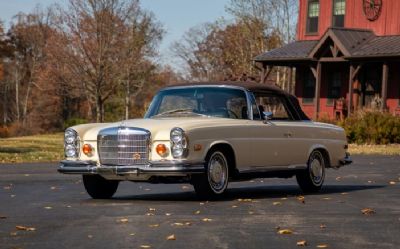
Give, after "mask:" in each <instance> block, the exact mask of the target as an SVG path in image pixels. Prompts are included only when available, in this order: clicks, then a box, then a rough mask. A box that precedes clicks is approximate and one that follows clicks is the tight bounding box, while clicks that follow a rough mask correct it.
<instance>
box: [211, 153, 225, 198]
mask: <svg viewBox="0 0 400 249" xmlns="http://www.w3.org/2000/svg"><path fill="white" fill-rule="evenodd" d="M227 175H228V166H227V162H226V159H225V156H224V155H223V154H222V153H220V152H215V153H214V154H213V155H212V156H211V158H210V160H209V163H208V181H209V183H210V186H211V188H212V189H213V191H214V192H215V193H222V192H223V191H224V190H225V188H226V186H227V184H228V181H227Z"/></svg>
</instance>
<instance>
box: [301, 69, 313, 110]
mask: <svg viewBox="0 0 400 249" xmlns="http://www.w3.org/2000/svg"><path fill="white" fill-rule="evenodd" d="M314 95H315V77H314V75H313V74H312V72H311V71H310V70H307V71H306V73H305V75H304V84H303V100H302V101H303V104H311V103H314Z"/></svg>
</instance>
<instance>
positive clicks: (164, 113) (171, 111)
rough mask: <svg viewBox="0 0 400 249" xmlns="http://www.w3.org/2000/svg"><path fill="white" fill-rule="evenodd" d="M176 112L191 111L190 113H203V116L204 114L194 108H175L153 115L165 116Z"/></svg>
mask: <svg viewBox="0 0 400 249" xmlns="http://www.w3.org/2000/svg"><path fill="white" fill-rule="evenodd" d="M175 113H190V114H192V113H193V114H197V115H202V116H203V114H200V113H196V112H193V109H189V108H186V109H175V110H170V111H166V112H162V113H159V114H156V115H154V116H153V117H157V116H164V115H169V114H175Z"/></svg>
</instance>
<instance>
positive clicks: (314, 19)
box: [307, 0, 319, 34]
mask: <svg viewBox="0 0 400 249" xmlns="http://www.w3.org/2000/svg"><path fill="white" fill-rule="evenodd" d="M318 18H319V1H318V0H309V1H308V13H307V33H310V34H312V33H317V32H318Z"/></svg>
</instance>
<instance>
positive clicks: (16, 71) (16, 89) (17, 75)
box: [15, 67, 20, 122]
mask: <svg viewBox="0 0 400 249" xmlns="http://www.w3.org/2000/svg"><path fill="white" fill-rule="evenodd" d="M15 107H16V109H17V110H16V111H17V121H18V122H19V119H20V114H19V74H18V68H17V67H16V68H15Z"/></svg>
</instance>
